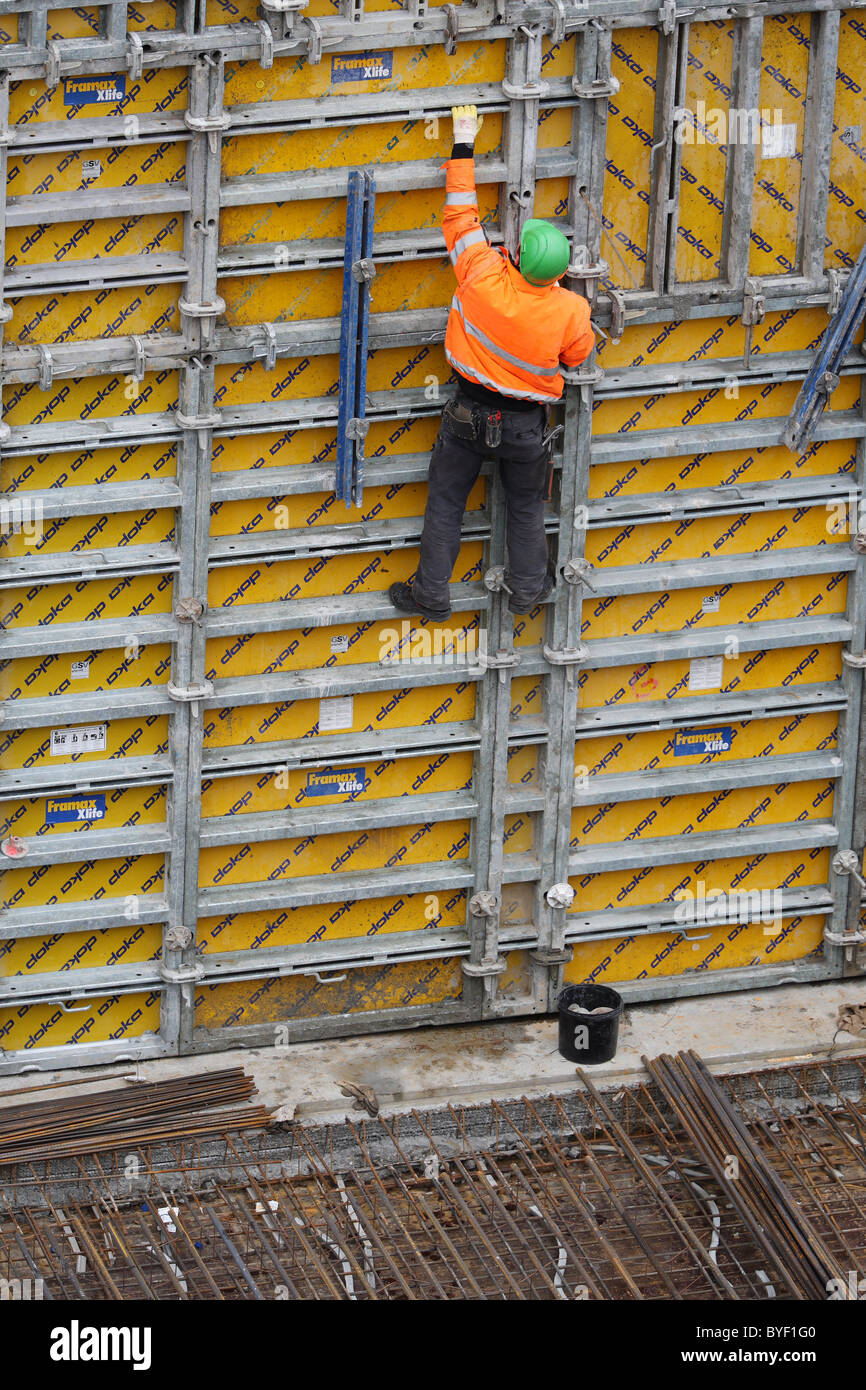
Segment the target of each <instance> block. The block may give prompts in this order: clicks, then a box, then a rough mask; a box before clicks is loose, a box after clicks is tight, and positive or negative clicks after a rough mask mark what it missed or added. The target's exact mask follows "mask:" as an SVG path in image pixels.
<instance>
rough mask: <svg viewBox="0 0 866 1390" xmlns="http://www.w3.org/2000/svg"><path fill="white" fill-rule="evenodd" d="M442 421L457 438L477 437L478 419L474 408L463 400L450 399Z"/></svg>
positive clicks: (469, 438)
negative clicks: (471, 408)
mask: <svg viewBox="0 0 866 1390" xmlns="http://www.w3.org/2000/svg"><path fill="white" fill-rule="evenodd" d="M442 423H443V425H444V426H445V428H446V429H447V430H448V432H449V434H453V435H455V436H456V438H457V439H466V440H471V439H477V438H478V420H477V418H476V413H475V411H474V410H470V408H469V406H467V405H464V404H463V402H462V401H456V400H450V401H449V402H448V404H447V405H446V407H445V409H444V410H443V412H442Z"/></svg>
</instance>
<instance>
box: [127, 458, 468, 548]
mask: <svg viewBox="0 0 866 1390" xmlns="http://www.w3.org/2000/svg"><path fill="white" fill-rule="evenodd" d="M425 462H426V459H425ZM262 488H263V491H264V489H266V488H267V478H263V479H262ZM484 498H485V481H484V479H483V478H479V480H478V482H477V483H476V485H475V487H474V488H473V489H472V491H471V493H470V494H469V498H468V500H467V503H466V507H467V511H469V512H478V511H480V509H481V508H482V507H483V506H484ZM426 501H427V484H426V482H425V483H391V484H389V485H388V486H383V487H365V488H364V500H363V502H362V504H361V505H360V506H358V507H355V506H352V507H346V506H345V504H343V503H342V501H340V500H338V498H337V496H336V494H335V493H334V492H318V493H306V494H303V495H302V496H294V495H289V496H283V497H281V496H279V495H277V496H274V497H267V496H265V495H263V497H262V498H254V499H252V500H249V501H247V500H244V501H242V502H214V503H212V505H211V535H214V536H234V535H239V534H240V533H241V532H243V534H244V535H250V534H251V533H253V532H256V531H287V530H292V531H295V530H303V529H306V528H308V527H315V526H326V527H328V528H329V529H331V528H333V527H335V526H357V525H358V524H359V523H360V522H364V521H375V520H376V519H377V518H379V519H385V518H387V519H388V520H395V519H397V518H403V517H418V518H420V517H423V515H424V506H425V503H426ZM115 544H116V542H115Z"/></svg>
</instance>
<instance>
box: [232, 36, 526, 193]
mask: <svg viewBox="0 0 866 1390" xmlns="http://www.w3.org/2000/svg"><path fill="white" fill-rule="evenodd" d="M385 51H388V52H389V53H390V58H391V61H390V62H385V63H380V64H379V65H378V71H380V72H381V73H382V74H386V75H382V76H370V77H365V76H364V72H365V69H369V68H370V58H371V56H373V57H376V56H381V55H382V53H383V52H385ZM505 52H506V44H505V40H504V39H481V40H475V41H467V42H465V43H459V44H458V45H457V51H456V52H455V53H454V54H453V55H451V56H450V57H449V55H448V54H446V52H445V50H444V48H442V47H440V46H438V45H435V46H434V45H431V46H429V47H425V48H395V49H393V50H388V49H387V44H383V45H382V48H381V49H377V50H376V53H375V54H371V53H370V52H369V51H368V52H367V54H366V60H365V53H364V51H363V50H359V52H358V53H355V54H352V53H342V52H341V53H326V54H325V55H324V57H323V60H322V62H321V63H316V64H314V65H313V66H310V65H309V64H308V63H307V60H306V59H305V58H303V57H294V56H289V57H277V58H275V59H274V63H273V67H271V68H268V69H266V70H265V69H263V68H262V67H260V65H259V64H258V63H255V62H252V63H250V62H241V63H227V64H226V95H225V104H226V106H238V105H244V104H246V103H248V102H262V101H291V100H292V99H295V100H297V99H298V98H299V97H302V98H303V100H304V101H312V100H315V99H316V98H320V97H333V96H350V97H351V96H359V95H363V96H374V95H375V94H376V93H377V92H405V91H416V90H420V89H423V88H428V87H456V86H459V85H461V84H469V83H477V82H489V83H500V82H501V81H502V79H503V77H504V76H505ZM388 69H390V72H389V71H388ZM354 74H357V77H355V76H354ZM491 119H492V122H493V123H496V121H497V119H498V118H497V117H495V116H494V117H492V118H491ZM416 124H417V126H418V129H419V132H420V138H421V140H424V122H423V120H420V121H418V122H417V123H416ZM484 124H485V126H487V118H485V122H484ZM439 125H440V129H439V130H437V131H436V132H435V134H434V133H433V132H431V135H430V136H429V137H428V139H427V141H426V146H422V152H421V154H420V155H418V156H415V157H416V158H429V156H430V154H431V152H432V153H433V154H434V155H435V154H436V153H437V151H438V148H439V147H442V146H444V145H445V143H446V142H447V138H448V137H449V136H450V134H451V132H450V130H447V129H446V128H445V127H446V125H447V123H446V122H440V123H439ZM349 129H350V131H351V135H343V137H342V141H341V143H342V145H343V147H344V150H345V151H346V156H345V157H343V158H339V157H338V158H336V159H334V160H330V159H327V158H326V159H325V160H324V161H320V160H319V159H313V160H312V161H311V160H310V158H309V157H302V156H301V155H299V156H298V157H297V158H295V159H293V160H292V161H291V162H290V163H286V161H285V159H284V158H281V157H279V156H277V151H278V150H288V149H290V148H291V147H290V146H286V145H283V144H281V143H280V142H281V141H284V140H295V141H298V142H299V143H298V144H297V146H296V148H297V149H299V150H300V151H302V152H312V151H313V150H316V149H318V146H317V144H316V143H315V142H316V141H317V140H318V138H319V137H320V136H324V138H325V140H327V141H333V140H334V139H335V137H336V136H337V135H338V134H339V133H340V132H339V131H333V130H330V129H329V130H326V131H317V130H312V131H309V132H304V133H303V134H302V135H301V136H293V135H288V136H285V135H284V136H277V137H276V138H275V137H273V136H270V135H263V136H251V137H248V138H249V139H250V140H255V141H260V149H261V151H262V152H263V155H264V157H265V158H272V157H275V156H276V157H277V165H276V167H277V168H280V169H285V168H296V169H298V168H300V169H305V168H308V167H311V165H312V166H314V167H317V168H324V167H326V166H327V165H329V164H331V163H333V164H346V163H347V162H349V163H353V164H354V163H361V162H362V156H361V154H360V152H359V151H360V150H361V149H363V140H364V138H365V135H364V131H365V129H366V128H365V127H362V126H358V127H353V128H352V127H350V128H349ZM308 139H309V140H310V141H311V143H310V144H309V145H307V144H306V143H305V142H306V141H307V140H308ZM434 140H436V141H438V142H439V144H438V146H437V145H435V144H434ZM231 144H232V145H236V144H237V142H236V141H232V142H231ZM479 148H481V146H480V145H479ZM388 153H389V152H388V151H382V150H381V148H377V149H376V150H375V152H374V158H375V160H376V161H377V162H378V161H379V160H381V159H382V158H385V159H387V158H388ZM447 156H448V150H447V149H446V151H445V156H444V157H445V158H447ZM404 157H407V158H408V157H409V156H404ZM224 172H225V174H227V175H230V174H234V173H238V172H244V173H247V172H249V168H244V169H242V170H241V169H236V168H234V167H232V165H231V164H230V163H229V164H227V165H226V167H225V169H224Z"/></svg>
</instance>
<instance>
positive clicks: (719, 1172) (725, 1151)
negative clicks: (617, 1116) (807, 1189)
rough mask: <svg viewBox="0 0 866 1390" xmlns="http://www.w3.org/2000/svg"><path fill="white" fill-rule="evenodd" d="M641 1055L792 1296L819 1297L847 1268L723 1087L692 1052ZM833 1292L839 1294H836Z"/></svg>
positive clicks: (841, 1282) (843, 1278) (838, 1283)
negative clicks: (780, 1175)
mask: <svg viewBox="0 0 866 1390" xmlns="http://www.w3.org/2000/svg"><path fill="white" fill-rule="evenodd" d="M641 1061H642V1062H643V1064H644V1066H645V1067H646V1069H647V1071H648V1072H649V1074H650V1076H651V1077H652V1079H653V1081H654V1082H655V1083H656V1085H657V1086H658V1087H659V1090H660V1091H661V1093H662V1095H663V1096H664V1099H665V1100H666V1102H667V1104H668V1105H669V1106H670V1108H671V1110H672V1111H673V1112H674V1114H675V1115H676V1117H677V1119H678V1120H679V1122H680V1124H681V1125H682V1127H683V1129H684V1130H685V1132H686V1134H687V1136H688V1138H689V1140H690V1141H691V1143H692V1144H693V1145H694V1148H695V1150H696V1152H697V1153H698V1154H699V1155H700V1157H701V1159H702V1160H703V1161H704V1163H705V1164H706V1166H707V1169H708V1170H709V1171H710V1172H711V1173H712V1174H713V1176H714V1177H715V1179H716V1181H717V1182H718V1184H719V1186H720V1188H721V1189H722V1191H724V1192H726V1194H727V1195H728V1197H729V1198H730V1201H731V1205H732V1206H733V1208H734V1210H735V1211H736V1212H737V1214H738V1216H739V1217H740V1219H741V1220H742V1221H743V1224H744V1225H745V1227H746V1229H747V1230H748V1231H749V1232H750V1234H751V1236H752V1238H753V1240H754V1241H755V1243H756V1245H757V1246H758V1247H759V1248H760V1249H761V1250H762V1251H763V1252H764V1254H765V1255H766V1257H767V1259H768V1261H769V1262H770V1265H771V1268H773V1269H774V1270H777V1271H778V1273H779V1274H780V1275H781V1276H782V1277H783V1278H784V1280H785V1282H786V1284H787V1285H788V1287H789V1289H790V1292H791V1294H792V1296H793V1297H794V1298H798V1299H808V1300H812V1301H814V1300H824V1299H827V1298H829V1296H830V1291H831V1290H832V1289H837V1290H838V1289H842V1288H845V1287H847V1283H848V1280H847V1272H846V1271H845V1270H844V1269H842V1267H841V1265H840V1264H839V1263H838V1261H837V1260H836V1258H835V1257H834V1256H833V1254H832V1253H831V1252H830V1250H828V1249H827V1246H826V1245H825V1244H824V1242H823V1240H822V1239H821V1238H820V1236H819V1235H818V1234H817V1232H816V1231H815V1229H814V1228H813V1226H812V1225H811V1223H810V1222H809V1221H808V1220H807V1218H806V1217H805V1215H804V1213H803V1212H802V1211H801V1209H800V1208H799V1207H798V1206H797V1203H796V1202H795V1201H794V1199H793V1197H792V1196H791V1193H790V1192H789V1190H788V1188H787V1187H786V1186H785V1184H784V1183H783V1182H782V1180H781V1178H780V1177H779V1175H778V1173H776V1172H775V1171H774V1169H773V1168H772V1167H771V1166H770V1164H769V1163H768V1162H767V1159H766V1158H765V1157H764V1155H763V1153H762V1152H761V1151H760V1149H758V1148H756V1147H755V1145H754V1143H753V1142H752V1139H751V1137H750V1135H749V1132H748V1130H747V1129H746V1126H745V1124H744V1123H743V1121H742V1120H741V1118H740V1116H739V1115H738V1114H737V1112H736V1111H735V1109H734V1107H733V1105H732V1104H731V1102H730V1100H729V1099H728V1097H727V1095H726V1094H725V1092H724V1090H723V1089H722V1087H721V1086H719V1085H718V1083H717V1082H716V1081H715V1079H714V1078H713V1076H712V1075H711V1074H710V1072H709V1071H708V1070H707V1068H706V1066H705V1065H704V1063H703V1062H702V1060H701V1058H700V1057H699V1056H698V1055H697V1053H696V1052H679V1053H677V1055H676V1057H671V1056H668V1055H667V1054H662V1055H661V1056H660V1057H656V1058H655V1059H653V1060H650V1059H649V1058H647V1057H642V1058H641ZM836 1296H837V1297H838V1296H839V1295H838V1293H837V1294H836ZM843 1296H844V1295H843Z"/></svg>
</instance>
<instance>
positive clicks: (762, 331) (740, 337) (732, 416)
mask: <svg viewBox="0 0 866 1390" xmlns="http://www.w3.org/2000/svg"><path fill="white" fill-rule="evenodd" d="M827 323H828V319H827V313H826V310H824V309H781V310H776V311H774V312H772V313H768V314H766V316H765V317H764V320H763V322H762V323H760V324H757V325H756V326H755V330H754V339H753V342H752V353H753V358H752V362H753V366H754V367H755V369H756V370H760V354H761V353H779V352H807V351H814V349H815V348H816V347H817V346H818V343H819V342H820V340H821V338H822V336H823V334H824V331H825V329H826V327H827ZM745 347H746V328H745V326H744V325H743V323H742V321H741V319H740V318H739V316H738V315H734V314H732V315H729V316H728V317H727V318H712V319H711V318H696V319H674V320H671V321H670V322H668V323H633V324H630V325H629V326H628V327H627V328H626V330H625V332H624V333H623V335H622V339H621V340H620V342H618V343H611V342H607V343H603V344H602V345H601V346H600V347H599V352H601V353H603V355H604V356H603V361H604V367H605V371H607V372H611V371H613V369H614V368H616V367H631V366H637V367H640V366H644V365H647V364H650V365H655V364H656V363H658V362H663V363H665V364H667V363H679V362H683V363H687V362H694V361H698V360H701V361H703V360H706V361H713V360H714V359H716V358H735V359H739V360H738V361H737V362H736V366H735V369H734V374H733V375H732V378H731V381H730V384H729V385H728V386H727V388H726V391H725V390H723V391H717V392H715V393H714V399H715V398H716V397H718V399H719V402H720V405H719V408H720V409H721V410H723V411H725V412H726V414H724V415H721V416H718V417H716V416H714V418H720V419H728V420H739V419H741V418H745V417H744V416H742V415H741V411H742V410H743V408H744V404H746V403H748V402H750V401H751V400H752V398H753V397H757V398H758V399H760V400H761V401H765V400H767V399H770V398H772V399H774V400H779V401H780V400H781V397H778V396H776V395H775V393H776V392H777V391H790V389H791V383H779V384H778V385H773V384H772V383H770V388H771V389H770V392H769V393H768V394H767V395H764V394H763V393H764V391H765V390H766V386H765V384H763V383H759V384H757V385H753V384H752V383H751V382H750V381H749V376H748V372H747V371H746V370H745V368H744V367H743V365H742V356H743V353H744V351H745ZM856 385H857V382H856V379H855V378H852V377H846V378H843V380H842V383H841V385H840V387H839V389H838V391H835V392H834V393H833V396H832V402H831V404H832V408H833V409H834V410H840V409H843V410H848V409H850V408H851V406H852V404H853V403H854V400H855V399H856V396H855V395H854V394H852V392H853V391H854V389H855V388H856ZM793 389H794V393H795V395H796V391H797V386H796V385H794V387H793ZM705 394H708V392H695V393H692V392H690V391H677V392H674V393H671V392H659V393H656V394H652V393H648V395H647V399H648V400H649V401H650V402H651V403H652V405H651V406H647V407H646V411H647V412H652V414H653V418H655V416H656V415H660V416H661V417H662V418H661V419H660V421H659V423H660V424H665V425H669V424H687V423H688V421H687V420H684V419H683V418H682V414H681V413H680V412H682V411H685V410H687V409H689V407H690V406H691V405H692V404H693V402H694V400H695V399H696V398H697V397H698V396H702V395H705ZM641 399H642V398H641V397H640V396H636V397H629V398H627V399H625V400H605V401H600V402H598V403H597V405H596V412H598V411H606V410H607V409H608V408H609V407H610V408H614V407H621V408H623V409H625V408H626V407H628V406H631V408H632V409H634V407H635V405H636V404H637V403H638V402H640V401H641ZM686 402H687V403H686ZM792 403H793V402H792ZM788 409H789V407H784V408H783V407H782V406H781V405H779V410H780V413H781V414H784V415H787V413H788ZM747 413H749V414H751V413H752V411H751V410H749V411H748V412H747ZM769 413H770V414H772V413H773V411H770V412H769ZM665 416H666V417H667V418H665ZM628 418H629V417H628V415H626V416H625V419H628ZM640 427H641V429H648V428H651V426H650V425H648V424H644V423H642V424H641V426H640ZM611 428H612V427H611V426H608V425H607V423H604V424H601V423H594V432H595V433H596V434H606V433H608V432H609V431H610V429H611ZM631 428H634V426H631Z"/></svg>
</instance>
